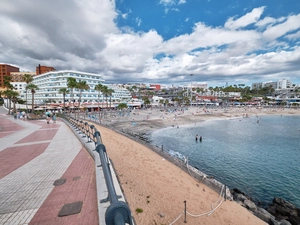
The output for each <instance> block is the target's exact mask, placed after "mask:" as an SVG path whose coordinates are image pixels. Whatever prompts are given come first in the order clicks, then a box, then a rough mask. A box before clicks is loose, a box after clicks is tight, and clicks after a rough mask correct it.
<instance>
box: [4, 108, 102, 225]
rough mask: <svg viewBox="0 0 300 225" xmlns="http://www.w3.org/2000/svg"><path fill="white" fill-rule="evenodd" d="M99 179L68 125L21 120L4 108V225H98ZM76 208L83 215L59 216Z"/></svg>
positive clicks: (91, 161)
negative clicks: (77, 205)
mask: <svg viewBox="0 0 300 225" xmlns="http://www.w3.org/2000/svg"><path fill="white" fill-rule="evenodd" d="M95 179H96V178H95V163H94V161H93V159H92V157H91V156H90V155H89V153H88V152H87V151H86V149H85V148H84V147H83V146H82V144H81V142H80V141H79V140H78V139H77V137H76V136H75V135H74V134H73V132H72V131H71V130H70V128H69V127H68V126H67V125H66V124H65V123H64V122H62V121H60V120H59V119H58V120H57V123H53V122H52V123H50V124H47V123H46V121H44V120H26V121H23V120H17V119H14V118H13V116H11V115H7V111H6V110H5V109H4V108H3V107H0V224H12V225H17V224H32V225H35V224H55V225H57V224H89V225H93V224H98V212H97V193H96V181H95ZM63 181H65V183H63ZM54 182H56V183H54ZM57 184H58V185H57ZM55 185H57V186H55ZM76 202H79V203H80V202H81V203H82V207H81V211H80V212H79V213H77V214H73V215H67V216H58V214H59V213H60V212H61V210H62V207H63V206H68V205H66V204H69V203H76Z"/></svg>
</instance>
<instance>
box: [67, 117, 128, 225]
mask: <svg viewBox="0 0 300 225" xmlns="http://www.w3.org/2000/svg"><path fill="white" fill-rule="evenodd" d="M65 118H66V119H67V120H68V121H69V123H70V124H71V126H72V127H73V129H74V130H76V131H77V132H78V134H80V135H81V138H84V137H86V138H87V139H88V142H94V143H95V146H96V149H95V150H96V152H98V154H99V157H100V161H101V167H102V170H103V174H104V178H105V183H106V187H107V191H108V196H107V198H105V199H103V200H101V201H100V203H104V202H108V201H109V202H110V205H109V207H108V208H107V209H106V211H105V222H106V224H110V225H125V224H130V225H133V222H132V217H131V211H130V209H129V206H128V204H126V203H125V202H123V201H119V200H118V199H119V198H120V197H121V196H118V195H117V193H116V190H115V186H114V183H113V178H112V173H111V170H110V162H109V158H108V156H107V152H106V148H105V145H104V144H103V143H102V139H101V134H100V132H99V131H98V130H97V129H96V127H95V126H94V125H89V124H88V123H87V122H84V121H82V120H80V119H78V118H73V117H68V116H67V117H65Z"/></svg>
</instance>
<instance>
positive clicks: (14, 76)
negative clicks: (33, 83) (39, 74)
mask: <svg viewBox="0 0 300 225" xmlns="http://www.w3.org/2000/svg"><path fill="white" fill-rule="evenodd" d="M25 74H29V75H31V76H32V77H33V76H35V73H34V72H11V73H10V77H11V82H24V75H25Z"/></svg>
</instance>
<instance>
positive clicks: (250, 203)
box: [244, 199, 257, 212]
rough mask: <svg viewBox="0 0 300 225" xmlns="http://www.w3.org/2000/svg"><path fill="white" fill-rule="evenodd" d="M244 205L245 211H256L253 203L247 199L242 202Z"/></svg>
mask: <svg viewBox="0 0 300 225" xmlns="http://www.w3.org/2000/svg"><path fill="white" fill-rule="evenodd" d="M244 204H245V207H246V208H247V209H249V210H251V211H252V212H254V211H256V209H257V208H256V205H255V203H254V202H252V201H250V200H248V199H246V200H245V201H244Z"/></svg>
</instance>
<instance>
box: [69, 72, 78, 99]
mask: <svg viewBox="0 0 300 225" xmlns="http://www.w3.org/2000/svg"><path fill="white" fill-rule="evenodd" d="M67 86H68V88H71V102H73V100H74V88H76V87H77V81H76V79H75V78H73V77H68V79H67Z"/></svg>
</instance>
